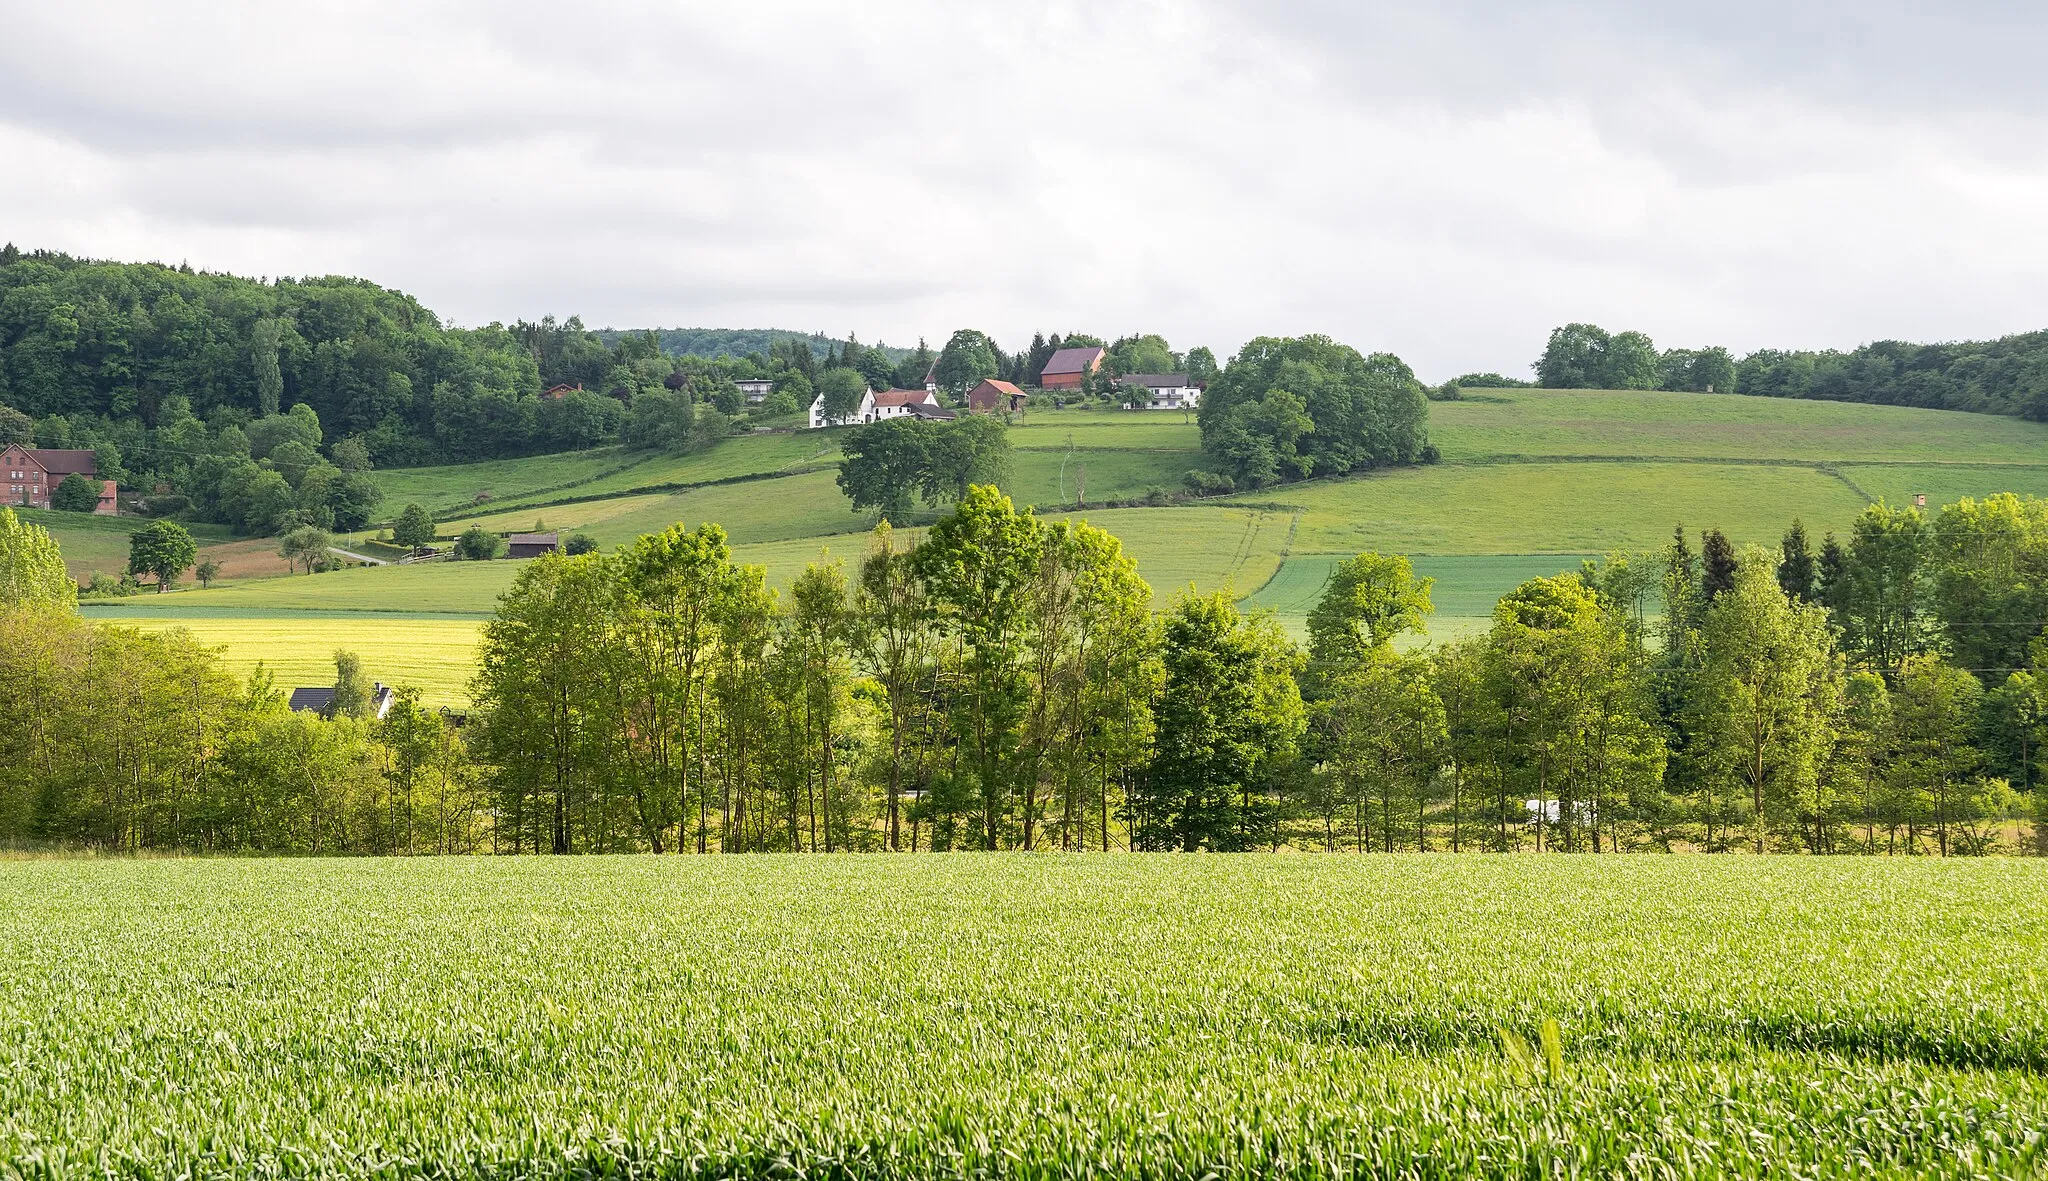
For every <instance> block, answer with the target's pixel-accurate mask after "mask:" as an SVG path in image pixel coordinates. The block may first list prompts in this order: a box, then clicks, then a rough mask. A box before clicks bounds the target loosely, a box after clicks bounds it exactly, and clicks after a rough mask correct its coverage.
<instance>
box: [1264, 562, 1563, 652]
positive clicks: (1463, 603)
mask: <svg viewBox="0 0 2048 1181" xmlns="http://www.w3.org/2000/svg"><path fill="white" fill-rule="evenodd" d="M1351 556H1353V555H1350V554H1295V555H1292V556H1290V557H1289V558H1288V559H1287V560H1286V561H1285V562H1283V563H1281V565H1280V569H1279V570H1278V571H1277V572H1275V574H1274V575H1273V577H1272V578H1271V579H1270V580H1269V581H1268V582H1267V583H1266V584H1265V585H1264V586H1261V587H1259V588H1258V590H1257V592H1256V593H1254V594H1252V595H1251V596H1250V597H1249V598H1248V599H1247V601H1246V603H1245V606H1246V607H1248V608H1251V609H1255V610H1266V611H1271V612H1273V613H1274V615H1276V616H1278V617H1279V619H1280V621H1281V623H1283V624H1285V625H1286V626H1287V628H1288V631H1289V632H1290V633H1292V634H1294V635H1296V636H1300V637H1306V636H1307V634H1308V613H1309V612H1310V611H1311V610H1312V609H1314V607H1315V605H1316V603H1317V601H1318V600H1320V599H1321V598H1322V595H1323V588H1324V586H1326V585H1327V584H1328V582H1329V579H1330V572H1331V570H1332V569H1334V568H1335V567H1336V565H1337V563H1339V562H1342V561H1344V560H1345V559H1346V558H1348V557H1351ZM1597 556H1598V555H1595V554H1479V555H1409V562H1410V564H1411V565H1412V566H1413V567H1414V569H1415V573H1416V574H1417V575H1418V576H1420V577H1423V578H1430V579H1434V580H1435V585H1434V586H1432V587H1431V588H1430V601H1431V602H1432V603H1433V604H1434V605H1435V607H1436V612H1435V614H1433V615H1431V616H1430V618H1429V634H1430V635H1431V637H1433V638H1436V639H1445V638H1450V637H1454V636H1457V635H1463V634H1466V633H1469V632H1471V631H1473V630H1476V629H1478V628H1483V627H1485V626H1486V624H1487V623H1488V622H1489V620H1490V617H1491V615H1492V613H1493V605H1494V604H1495V603H1496V602H1498V601H1499V600H1500V598H1501V596H1503V595H1505V594H1507V593H1508V592H1509V591H1512V590H1514V589H1515V588H1516V587H1518V586H1520V585H1521V584H1522V583H1524V582H1527V581H1528V580H1529V579H1531V578H1547V577H1549V576H1551V575H1553V574H1561V573H1565V572H1568V571H1576V570H1577V569H1578V568H1579V563H1580V562H1581V561H1583V560H1584V559H1586V558H1590V557H1597Z"/></svg>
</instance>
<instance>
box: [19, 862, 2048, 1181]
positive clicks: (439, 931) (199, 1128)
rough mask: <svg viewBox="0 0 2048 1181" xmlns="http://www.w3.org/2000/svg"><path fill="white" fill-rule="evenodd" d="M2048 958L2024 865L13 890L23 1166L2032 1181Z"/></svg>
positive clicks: (2036, 874)
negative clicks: (2020, 1179)
mask: <svg viewBox="0 0 2048 1181" xmlns="http://www.w3.org/2000/svg"><path fill="white" fill-rule="evenodd" d="M2044 930H2048V877H2044V867H2043V866H2042V864H2041V863H2038V862H2032V861H2015V860H2009V859H1993V860H1990V861H1962V862H1953V861H1933V860H1926V861H1920V860H1909V861H1894V860H1886V861H1875V862H1873V861H1867V860H1836V859H1797V860H1792V859H1779V858H1754V859H1752V858H1732V859H1731V858H1634V857H1619V858H1533V857H1530V858H1523V857H1502V858H1452V857H1430V856H1378V857H1364V858H1312V857H1295V858H1286V857H1277V858H1276V857H1262V858H1174V859H1162V858H1114V857H1109V858H1090V857H1081V856H1071V857H1056V856H1055V857H1034V858H999V857H990V856H983V855H957V856H951V857H938V858H918V859H906V860H898V859H893V858H825V859H813V860H803V861H794V860H790V859H785V858H762V859H750V858H668V859H664V858H653V857H637V858H617V857H615V858H600V859H570V860H557V861H549V860H546V859H538V858H535V859H523V858H519V859H489V858H486V859H420V860H389V859H386V860H324V861H323V860H313V861H307V860H294V861H204V860H201V861H147V860H145V861H128V862H92V861H13V862H0V1064H4V1069H0V1159H5V1160H8V1161H11V1162H14V1164H13V1167H14V1168H15V1169H17V1170H24V1171H25V1172H24V1175H34V1176H50V1177H56V1176H80V1175H101V1176H104V1175H120V1176H132V1177H159V1176H207V1175H215V1174H248V1173H255V1172H269V1171H273V1170H278V1169H281V1170H284V1171H289V1172H292V1173H294V1174H303V1175H319V1176H344V1175H364V1174H392V1175H397V1174H401V1173H402V1174H408V1175H412V1174H420V1175H452V1174H457V1173H460V1174H464V1175H471V1174H478V1175H480V1174H488V1173H495V1172H497V1171H499V1170H502V1169H507V1168H511V1169H514V1170H515V1171H517V1172H518V1173H519V1174H520V1175H522V1176H598V1175H621V1174H634V1175H660V1176H672V1177H682V1176H727V1175H763V1174H770V1173H774V1174H788V1175H815V1174H826V1175H859V1176H864V1177H929V1176H1086V1175H1104V1176H1153V1177H1164V1176H1190V1177H1191V1176H1202V1175H1212V1176H1253V1175H1256V1176H1300V1177H1323V1176H1331V1175H1374V1176H1386V1175H1402V1176H1417V1177H1463V1176H1475V1175H1485V1176H1554V1175H1567V1174H1576V1175H1631V1176H1678V1175H1690V1176H1705V1175H1713V1176H1732V1177H1760V1176H1785V1177H1791V1176H1798V1177H1835V1176H1842V1177H1847V1176H1871V1175H1904V1174H1911V1175H1924V1176H1957V1177H1963V1176H1969V1177H1985V1176H2021V1175H2030V1174H2036V1173H2038V1170H2039V1169H2040V1168H2041V1167H2042V1166H2043V1163H2044V1161H2043V1151H2044V1148H2043V1139H2042V1134H2041V1129H2042V1128H2043V1127H2044V1126H2048V1022H2044V1018H2043V1010H2042V1007H2041V1005H2040V1003H2039V1001H2040V986H2041V981H2040V971H2041V964H2042V962H2043V960H2044V958H2048V945H2044V943H2043V936H2042V932H2043V931H2044ZM1549 1022H1554V1026H1552V1027H1551V1032H1552V1033H1553V1034H1554V1036H1546V1028H1545V1027H1546V1023H1549ZM266 1162H267V1163H266Z"/></svg>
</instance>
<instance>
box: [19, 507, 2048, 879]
mask: <svg viewBox="0 0 2048 1181" xmlns="http://www.w3.org/2000/svg"><path fill="white" fill-rule="evenodd" d="M74 593H75V588H74V587H73V585H72V583H71V581H70V579H69V578H68V577H66V575H65V573H64V568H63V562H62V558H61V555H60V554H59V553H58V552H57V548H56V545H55V543H54V542H53V541H51V540H50V539H49V537H48V535H47V534H46V533H44V532H43V531H42V530H40V529H37V528H34V527H33V526H23V525H20V524H19V523H18V522H15V521H14V519H13V517H12V515H11V514H10V513H8V512H7V511H6V510H4V509H0V701H4V702H7V703H9V706H8V722H9V724H8V725H7V726H5V727H0V764H4V765H6V766H8V767H10V768H13V770H14V773H13V774H11V775H10V776H9V777H8V779H7V780H6V782H4V783H0V841H31V842H59V843H66V844H82V845H87V846H92V847H99V848H109V849H129V850H140V849H203V850H218V851H238V850H269V851H287V852H432V851H462V850H493V849H494V850H497V851H501V852H519V851H532V852H546V851H553V852H606V851H629V850H645V851H657V852H658V851H683V850H694V851H698V852H728V853H735V852H755V851H783V852H809V851H819V852H833V851H866V850H901V851H906V852H917V851H944V850H949V849H1012V848H1021V849H1053V848H1056V849H1067V850H1078V849H1092V850H1101V851H1107V850H1131V851H1145V850H1198V849H1199V850H1214V851H1249V850H1261V849H1281V848H1294V849H1303V850H1324V851H1332V852H1334V851H1340V850H1351V851H1359V852H1365V851H1392V850H1401V849H1409V850H1425V851H1426V850H1451V851H1460V850H1497V851H1517V850H1537V851H1541V850H1561V851H1588V852H1595V853H1612V852H1628V851H1649V850H1665V851H1675V850H1696V851H1707V852H1717V851H1733V850H1755V851H1766V850H1772V851H1785V852H1805V853H1814V854H1842V853H1896V854H1938V855H1965V854H1983V853H1990V852H1999V851H2005V852H2024V851H2038V848H2039V846H2038V844H2037V842H2038V841H2039V840H2040V838H2041V836H2042V834H2043V832H2044V829H2043V828H2042V827H2041V826H2039V825H2036V826H2034V827H2032V828H2030V827H2029V824H2028V821H2029V820H2030V819H2040V820H2048V816H2043V815H2041V811H2042V803H2041V795H2042V793H2041V789H2040V787H2039V785H2038V784H2039V778H2040V768H2041V742H2042V740H2043V738H2044V737H2048V692H2044V688H2043V685H2044V682H2043V675H2044V670H2048V635H2044V632H2043V628H2042V624H2041V621H2042V619H2043V618H2044V615H2043V611H2044V609H2048V501H2038V500H2021V499H2019V498H2016V497H2012V496H1998V497H1993V498H1990V499H1988V500H1984V501H1968V500H1965V501H1962V502H1960V503H1958V504H1956V505H1951V506H1949V507H1947V508H1944V509H1943V510H1941V512H1940V513H1939V514H1937V515H1935V516H1933V517H1931V518H1930V517H1928V516H1926V515H1924V514H1922V513H1920V512H1919V511H1917V510H1914V509H1890V508H1886V507H1883V506H1875V507H1872V508H1871V509H1869V510H1868V511H1867V512H1865V513H1864V514H1863V515H1862V516H1861V517H1860V518H1859V519H1858V520H1857V521H1856V523H1855V526H1854V528H1853V529H1852V530H1851V531H1850V533H1849V534H1848V535H1847V536H1846V537H1843V538H1840V539H1837V538H1834V537H1828V538H1824V539H1823V540H1822V542H1821V544H1820V546H1819V547H1818V549H1816V548H1815V547H1813V546H1812V545H1811V544H1810V543H1809V539H1808V538H1807V537H1806V535H1805V533H1804V531H1803V530H1802V529H1801V528H1799V526H1798V525H1797V524H1796V523H1795V524H1794V525H1793V526H1792V527H1791V528H1790V529H1788V530H1787V532H1786V534H1785V537H1784V540H1783V542H1782V544H1781V545H1780V546H1779V548H1777V549H1776V550H1766V549H1764V548H1761V547H1754V546H1752V547H1749V548H1747V549H1745V550H1742V551H1737V550H1736V549H1735V547H1733V546H1732V545H1730V544H1729V542H1728V539H1727V538H1726V537H1725V536H1723V535H1722V534H1720V533H1719V532H1718V531H1715V530H1708V531H1706V532H1705V533H1704V534H1700V535H1698V537H1697V544H1696V543H1695V539H1694V535H1690V534H1688V533H1686V532H1685V531H1684V530H1683V529H1680V530H1678V531H1676V533H1675V535H1674V538H1673V541H1672V543H1671V545H1670V546H1668V547H1667V548H1666V549H1665V550H1663V551H1662V552H1660V553H1651V554H1633V555H1623V554H1616V555H1611V556H1609V557H1608V558H1607V559H1605V560H1603V561H1600V562H1592V563H1587V564H1586V566H1585V567H1584V568H1583V569H1582V570H1580V571H1578V572H1575V573H1566V574H1560V575H1558V576H1555V577H1550V578H1536V579H1531V580H1529V581H1528V582H1525V583H1524V584H1522V585H1521V586H1520V587H1518V588H1517V589H1516V590H1515V591H1513V592H1512V593H1511V594H1509V595H1508V596H1507V597H1505V598H1504V599H1502V600H1501V602H1500V604H1499V605H1498V606H1497V607H1496V609H1495V611H1494V614H1493V620H1492V625H1491V627H1490V628H1489V629H1488V630H1487V631H1485V632H1483V633H1481V634H1479V635H1476V636H1472V637H1470V638H1467V639H1462V640H1459V641H1456V642H1453V643H1448V644H1442V645H1438V646H1434V647H1418V646H1416V645H1414V644H1412V643H1410V642H1407V641H1408V640H1409V639H1410V638H1411V637H1414V636H1415V635H1416V634H1417V633H1418V632H1419V631H1420V630H1421V629H1422V628H1423V627H1424V625H1425V621H1426V620H1427V618H1428V615H1429V613H1430V611H1431V585H1430V582H1429V580H1428V579H1424V578H1418V577H1416V576H1415V574H1414V572H1413V570H1412V568H1411V567H1410V565H1409V563H1408V561H1407V560H1406V559H1405V558H1401V557H1397V556H1391V555H1380V554H1372V553H1367V554H1361V555H1359V556H1357V557H1356V558H1354V559H1351V560H1349V561H1346V562H1344V563H1341V564H1340V565H1339V566H1338V567H1337V568H1336V570H1335V571H1334V572H1333V574H1332V576H1331V578H1330V580H1329V582H1328V584H1327V585H1326V586H1325V588H1324V591H1323V593H1322V596H1321V600H1320V602H1319V603H1318V604H1317V605H1316V606H1315V608H1314V610H1313V611H1312V612H1311V613H1310V615H1309V618H1308V637H1307V644H1306V645H1305V647H1304V646H1299V645H1297V644H1296V643H1295V642H1294V640H1293V639H1291V638H1290V637H1289V636H1288V635H1287V634H1286V633H1285V632H1284V631H1283V630H1282V629H1281V627H1280V625H1279V624H1278V623H1277V622H1276V621H1275V620H1274V619H1273V618H1272V617H1271V616H1269V615H1264V614H1259V613H1246V612H1244V611H1242V610H1241V609H1240V607H1239V606H1238V605H1237V604H1236V603H1234V602H1233V601H1232V600H1231V598H1230V596H1228V595H1227V594H1224V595H1201V594H1196V593H1194V592H1193V591H1188V592H1185V593H1183V594H1181V595H1179V596H1178V597H1176V598H1175V599H1174V600H1173V601H1172V602H1171V603H1170V604H1169V605H1168V606H1167V607H1166V609H1165V610H1164V611H1163V612H1155V610H1154V609H1153V605H1152V591H1151V588H1150V587H1149V586H1148V585H1147V584H1146V582H1145V581H1144V579H1143V577H1142V576H1141V574H1140V572H1139V571H1138V569H1137V567H1136V565H1135V564H1134V563H1133V561H1132V560H1131V558H1130V557H1129V555H1128V554H1126V553H1125V552H1124V551H1123V547H1122V545H1121V543H1119V542H1118V540H1117V539H1116V538H1115V537H1114V536H1112V535H1110V534H1108V533H1106V532H1104V531H1102V530H1100V529H1097V528H1094V527H1091V526H1089V525H1087V524H1086V523H1079V522H1064V521H1043V520H1039V519H1038V518H1036V517H1034V516H1033V515H1032V514H1031V513H1030V512H1028V511H1019V510H1017V509H1016V508H1015V507H1014V506H1013V505H1012V504H1011V503H1010V501H1009V500H1008V499H1007V498H1006V497H1003V496H1002V495H1001V494H999V493H998V492H997V491H996V490H995V489H993V488H990V487H988V486H986V485H975V486H973V487H970V488H969V489H968V491H967V493H966V495H965V496H964V497H962V498H960V500H959V501H958V502H957V504H956V505H955V506H954V507H953V508H952V510H951V511H950V512H948V513H947V514H945V515H943V516H941V517H940V518H939V520H938V521H937V522H936V523H935V524H934V525H933V526H932V527H931V529H930V530H929V531H928V532H927V533H925V534H924V535H923V536H922V537H910V536H909V535H899V534H896V533H894V532H892V531H891V530H890V528H889V527H888V526H887V525H886V524H884V525H882V526H880V527H879V528H878V529H877V531H876V533H875V535H874V537H873V539H872V542H871V544H870V547H869V549H868V551H867V553H866V554H865V555H863V556H861V557H860V558H859V559H858V560H857V561H855V562H853V563H852V564H851V565H849V564H846V563H843V562H841V561H839V560H830V561H822V562H817V563H813V564H812V565H810V566H809V567H808V568H807V569H806V570H805V571H804V572H803V573H802V574H801V575H799V576H798V577H797V578H796V579H795V581H794V583H793V584H792V585H791V587H790V588H789V590H788V591H787V592H786V593H778V592H777V591H776V590H774V589H771V588H770V587H769V586H767V585H766V582H765V578H764V575H763V572H762V570H761V569H760V568H759V567H752V566H745V565H741V564H739V563H736V562H734V561H733V559H732V554H731V550H730V548H729V546H728V545H727V542H726V538H725V535H724V532H723V531H722V530H721V529H719V527H718V526H717V525H712V524H706V525H700V526H698V527H697V528H695V529H684V528H683V527H682V526H675V527H673V528H671V529H669V530H667V531H665V532H663V533H659V534H654V535H650V536H646V537H642V538H640V539H639V541H638V542H637V543H635V544H633V545H631V546H628V547H625V548H624V549H622V550H621V551H619V552H617V553H610V554H604V553H594V552H593V553H584V554H580V555H574V556H571V555H567V554H551V555H547V556H544V557H541V558H538V559H535V560H534V561H532V562H531V563H527V564H525V565H523V566H522V568H521V570H520V572H519V573H518V575H517V576H516V578H515V579H514V581H513V584H512V586H511V587H510V589H509V590H508V591H507V593H506V594H505V595H504V597H503V598H502V600H501V602H500V606H499V609H498V612H497V616H496V618H495V619H494V620H493V621H492V622H490V623H489V624H488V625H486V628H485V633H484V638H483V645H482V648H483V650H482V656H481V661H480V665H479V669H478V672H477V676H476V679H475V681H474V684H473V692H474V698H475V706H474V709H473V710H472V711H471V712H470V714H469V716H468V718H467V725H457V724H455V723H456V722H457V721H458V719H455V718H450V717H444V716H441V715H437V714H434V713H431V712H429V711H426V710H423V709H421V708H419V704H418V699H417V695H416V694H412V693H410V692H401V694H400V697H399V706H398V708H395V709H394V710H393V711H392V713H391V714H390V715H388V716H387V717H386V718H384V719H383V720H381V721H380V720H378V719H376V718H375V717H374V715H373V714H372V713H371V712H370V711H369V709H368V708H367V707H368V696H367V693H366V689H367V686H365V685H364V683H363V676H362V670H361V668H360V666H359V664H357V663H356V662H354V661H353V659H352V658H350V657H349V656H348V655H347V654H345V653H343V654H339V655H338V657H337V677H336V684H335V698H336V701H337V703H338V704H337V707H336V709H335V710H334V711H333V716H331V717H320V716H315V715H311V714H306V713H293V712H291V711H289V710H287V709H286V708H285V707H284V703H283V702H282V700H281V699H280V697H279V696H278V694H277V692H276V690H275V689H274V688H273V687H272V686H271V685H270V683H269V680H268V678H266V677H264V676H262V675H260V674H259V675H257V676H255V677H252V678H249V679H247V680H245V681H237V680H236V679H234V678H230V677H228V676H226V675H225V674H224V673H223V672H222V671H221V669H220V667H219V663H218V658H217V657H216V656H215V655H214V654H213V653H211V652H209V651H207V650H205V649H203V648H200V647H198V646H197V645H195V644H193V643H192V642H191V641H190V640H189V638H186V637H184V636H183V635H182V634H180V633H175V632H173V633H170V634H167V635H156V636H152V635H144V634H140V633H137V632H134V631H130V630H126V629H123V628H120V627H118V626H113V625H104V624H90V623H87V622H84V621H82V620H80V619H79V618H78V616H77V613H76V611H75V609H74V608H73V605H72V604H73V595H74ZM1655 604H1661V605H1662V606H1663V608H1664V610H1663V613H1662V614H1661V615H1658V614H1654V613H1653V611H1652V607H1653V605H1655Z"/></svg>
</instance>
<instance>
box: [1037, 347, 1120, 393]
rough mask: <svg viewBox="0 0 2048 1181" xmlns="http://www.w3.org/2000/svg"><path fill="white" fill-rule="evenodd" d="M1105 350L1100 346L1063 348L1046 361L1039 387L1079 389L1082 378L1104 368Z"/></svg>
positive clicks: (1044, 388)
mask: <svg viewBox="0 0 2048 1181" xmlns="http://www.w3.org/2000/svg"><path fill="white" fill-rule="evenodd" d="M1104 355H1105V353H1104V350H1103V349H1101V348H1099V347H1089V348H1079V349H1061V350H1060V351H1059V352H1056V353H1054V354H1053V355H1052V357H1051V358H1050V359H1049V360H1047V361H1046V363H1045V371H1044V372H1043V373H1041V374H1039V377H1038V388H1039V389H1042V390H1077V389H1080V388H1081V381H1082V379H1084V378H1086V377H1087V376H1088V375H1089V374H1091V373H1093V372H1095V371H1096V370H1097V369H1100V368H1102V358H1103V356H1104Z"/></svg>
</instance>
